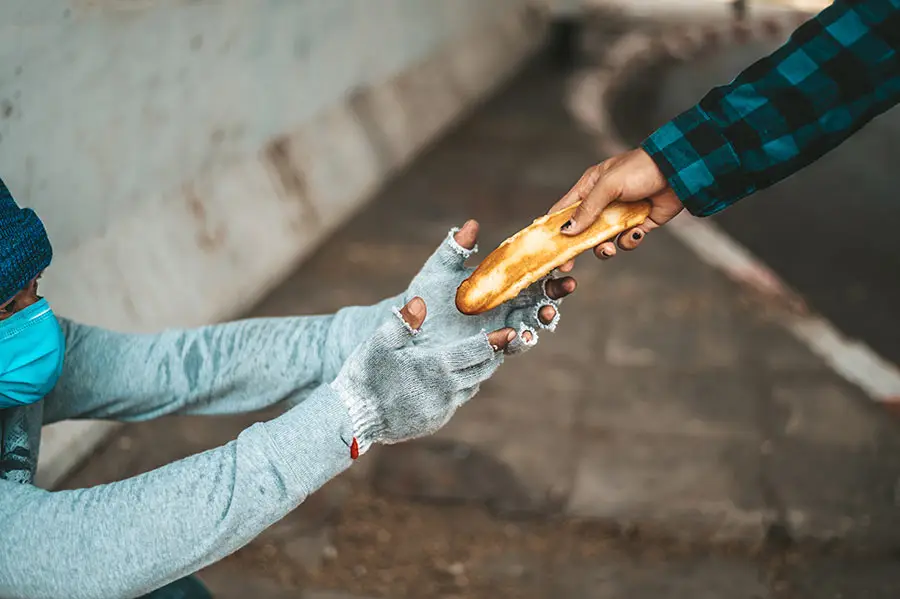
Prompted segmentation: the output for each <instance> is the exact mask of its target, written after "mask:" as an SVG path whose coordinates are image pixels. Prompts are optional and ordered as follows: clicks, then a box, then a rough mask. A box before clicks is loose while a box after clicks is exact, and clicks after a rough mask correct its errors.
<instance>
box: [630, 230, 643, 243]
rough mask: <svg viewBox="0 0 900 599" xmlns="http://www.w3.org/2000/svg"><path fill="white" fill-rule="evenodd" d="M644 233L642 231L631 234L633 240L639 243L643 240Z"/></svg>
mask: <svg viewBox="0 0 900 599" xmlns="http://www.w3.org/2000/svg"><path fill="white" fill-rule="evenodd" d="M641 235H642V233H641V232H640V231H635V232H634V233H632V234H631V238H632V239H634V240H635V241H638V240H639V239H640V238H641Z"/></svg>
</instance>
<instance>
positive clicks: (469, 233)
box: [453, 219, 478, 250]
mask: <svg viewBox="0 0 900 599" xmlns="http://www.w3.org/2000/svg"><path fill="white" fill-rule="evenodd" d="M453 240H454V241H456V243H458V244H459V245H460V247H463V248H465V249H467V250H471V249H472V248H474V247H475V242H476V241H477V240H478V221H476V220H474V219H470V220H467V221H466V223H465V224H464V225H463V226H462V227H460V229H459V231H457V232H456V235H454V236H453Z"/></svg>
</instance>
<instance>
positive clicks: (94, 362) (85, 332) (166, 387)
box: [44, 298, 402, 424]
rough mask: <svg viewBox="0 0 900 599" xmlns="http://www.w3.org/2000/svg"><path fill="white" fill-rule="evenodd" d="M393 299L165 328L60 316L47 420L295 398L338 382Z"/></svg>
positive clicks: (207, 409) (135, 417) (225, 409)
mask: <svg viewBox="0 0 900 599" xmlns="http://www.w3.org/2000/svg"><path fill="white" fill-rule="evenodd" d="M401 301H402V298H390V299H388V300H385V301H383V302H381V303H379V304H377V305H374V306H365V307H349V308H344V309H342V310H340V311H338V312H337V313H336V314H334V315H329V316H303V317H291V318H258V319H248V320H240V321H237V322H231V323H227V324H219V325H212V326H207V327H202V328H198V329H192V330H172V331H165V332H163V333H159V334H151V335H140V334H126V333H117V332H114V331H108V330H104V329H99V328H96V327H90V326H86V325H81V324H78V323H75V322H71V321H69V320H65V319H62V320H61V321H60V323H61V325H62V328H63V332H64V333H65V337H66V358H65V363H64V365H63V372H62V376H61V377H60V380H59V382H58V383H57V385H56V388H55V389H54V390H53V392H52V393H51V394H50V395H49V396H48V397H47V398H46V399H45V400H44V422H45V424H50V423H53V422H57V421H60V420H66V419H72V418H97V419H108V420H121V421H142V420H149V419H152V418H157V417H160V416H165V415H170V414H194V415H197V414H203V415H213V414H233V413H238V412H250V411H254V410H259V409H263V408H266V407H269V406H271V405H274V404H277V403H280V402H283V401H286V402H287V405H296V404H297V403H299V402H300V401H302V400H303V399H304V398H305V397H306V396H307V395H309V393H310V392H312V390H313V389H315V388H316V387H318V386H319V385H320V384H322V383H327V382H330V381H332V380H334V377H335V376H337V373H338V371H339V370H340V368H341V366H342V365H343V363H344V361H345V360H346V359H347V356H349V355H350V353H352V351H353V350H354V349H356V347H357V346H358V345H359V344H360V343H361V342H362V341H363V340H365V339H367V338H368V337H369V336H370V335H371V334H372V333H373V332H374V331H375V329H376V328H377V327H378V326H379V325H380V324H381V323H382V322H384V320H385V318H387V316H389V315H390V314H391V308H392V307H393V306H395V305H400V304H399V303H398V302H401Z"/></svg>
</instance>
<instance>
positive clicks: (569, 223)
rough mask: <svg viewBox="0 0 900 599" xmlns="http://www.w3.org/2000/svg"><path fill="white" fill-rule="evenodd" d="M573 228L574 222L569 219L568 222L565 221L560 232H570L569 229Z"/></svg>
mask: <svg viewBox="0 0 900 599" xmlns="http://www.w3.org/2000/svg"><path fill="white" fill-rule="evenodd" d="M574 226H575V221H574V220H571V219H569V220H567V221H566V224H564V225H563V226H562V230H563V231H568V230H570V229H571V228H572V227H574Z"/></svg>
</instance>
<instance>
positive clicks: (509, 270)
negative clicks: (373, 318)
mask: <svg viewBox="0 0 900 599" xmlns="http://www.w3.org/2000/svg"><path fill="white" fill-rule="evenodd" d="M580 203H581V202H576V203H575V204H572V205H571V206H568V207H567V208H564V209H562V210H560V211H559V212H554V213H552V214H547V215H545V216H542V217H541V218H539V219H537V220H535V221H534V222H533V223H532V224H531V225H529V226H528V227H526V228H524V229H522V230H521V231H519V232H518V233H516V234H515V235H513V236H512V237H510V238H509V239H507V240H506V241H504V242H503V243H501V244H500V246H499V247H498V248H497V249H496V250H494V251H493V252H491V253H490V254H489V255H488V256H487V257H486V258H485V259H484V261H482V263H481V264H480V265H479V266H478V268H476V269H475V271H474V272H473V273H472V274H471V275H470V276H469V278H468V279H466V280H465V281H463V282H462V284H461V285H460V286H459V289H457V292H456V308H457V309H458V310H459V311H460V312H462V313H463V314H468V315H475V314H481V313H482V312H487V311H488V310H492V309H494V308H496V307H497V306H499V305H501V304H503V303H505V302H508V301H509V300H511V299H513V298H514V297H516V296H517V295H519V293H520V292H521V291H522V290H523V289H525V288H526V287H528V286H529V285H531V284H533V283H535V282H537V281H539V280H540V279H541V278H543V277H544V276H546V275H548V274H549V273H551V272H552V271H553V270H554V269H555V268H559V267H560V266H562V265H563V264H565V263H566V262H568V261H569V260H571V259H572V258H574V257H575V256H577V255H578V254H580V253H582V252H584V251H586V250H589V249H591V248H593V247H595V246H597V245H599V244H601V243H603V242H604V241H609V240H610V239H612V238H614V237H616V236H617V235H619V234H620V233H622V232H623V231H627V230H628V229H630V228H632V227H636V226H638V225H640V224H641V223H643V222H644V220H646V218H647V217H648V216H649V215H650V202H649V201H647V200H642V201H640V202H627V203H623V202H613V203H611V204H610V205H609V206H607V207H606V209H604V210H603V212H601V213H600V216H599V217H598V218H597V220H596V222H594V224H593V225H591V226H590V227H589V228H588V229H587V230H586V231H584V232H582V233H579V234H578V235H575V236H569V235H563V234H562V233H561V232H560V228H562V226H563V225H564V224H565V223H566V221H568V220H569V218H570V217H571V216H572V214H573V213H574V212H575V209H576V208H577V207H578V204H580Z"/></svg>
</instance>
